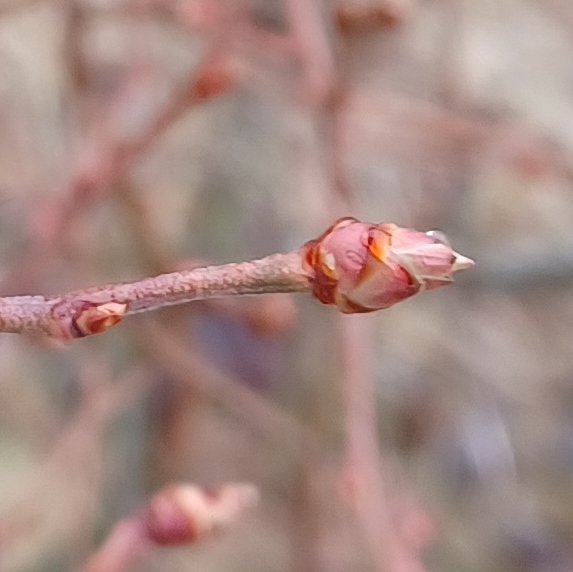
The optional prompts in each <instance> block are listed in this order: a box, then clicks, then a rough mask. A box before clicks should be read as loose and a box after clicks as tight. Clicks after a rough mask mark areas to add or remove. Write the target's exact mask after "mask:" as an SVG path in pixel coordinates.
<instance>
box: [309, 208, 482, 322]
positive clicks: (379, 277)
mask: <svg viewBox="0 0 573 572" xmlns="http://www.w3.org/2000/svg"><path fill="white" fill-rule="evenodd" d="M303 248H304V252H303V253H304V256H305V263H306V265H308V266H309V267H310V268H311V269H312V270H313V271H314V278H313V293H314V296H315V297H316V298H318V299H319V300H320V301H321V302H323V303H325V304H335V305H336V306H337V307H338V309H339V310H340V311H341V312H344V313H346V314H352V313H357V312H360V313H364V312H372V311H375V310H381V309H384V308H389V307H390V306H393V305H394V304H396V303H398V302H401V301H402V300H405V299H407V298H410V297H411V296H413V295H414V294H417V293H418V292H420V291H422V290H433V289H436V288H440V287H442V286H446V285H447V284H450V283H451V282H452V281H453V274H454V273H455V272H457V271H459V270H464V269H466V268H470V267H471V266H473V264H474V262H473V260H471V259H469V258H466V257H465V256H462V255H460V254H458V253H457V252H455V251H454V250H452V247H451V246H450V244H449V242H448V240H447V239H446V237H445V235H443V234H442V233H440V232H439V231H430V232H428V233H423V232H418V231H416V230H412V229H408V228H401V227H399V226H397V225H395V224H378V225H376V224H371V223H363V222H359V221H357V220H356V219H354V218H344V219H340V220H339V221H337V222H336V223H335V224H334V225H333V226H331V227H330V228H329V229H328V230H327V231H326V232H325V233H324V234H323V235H322V236H321V237H319V238H318V239H316V240H314V241H310V242H309V243H307V244H306V245H305V246H304V247H303Z"/></svg>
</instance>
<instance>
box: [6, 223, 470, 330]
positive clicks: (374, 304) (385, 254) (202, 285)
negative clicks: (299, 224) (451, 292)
mask: <svg viewBox="0 0 573 572" xmlns="http://www.w3.org/2000/svg"><path fill="white" fill-rule="evenodd" d="M471 266H473V261H472V260H470V259H469V258H466V257H464V256H461V255H459V254H457V253H456V252H454V251H453V250H452V248H451V246H450V245H449V243H448V242H447V240H446V239H445V237H443V235H441V233H439V234H436V233H421V232H417V231H415V230H411V229H404V228H400V227H398V226H396V225H393V224H379V225H375V224H370V223H362V222H359V221H357V220H356V219H353V218H344V219H340V220H339V221H337V222H336V223H335V224H334V225H333V226H331V227H330V228H329V229H328V230H327V231H326V232H325V233H324V234H323V235H321V236H320V237H319V238H317V239H316V240H313V241H310V242H308V243H307V244H305V245H304V246H303V247H302V248H301V249H300V250H298V251H295V252H291V253H287V254H273V255H271V256H267V257H266V258H262V259H260V260H254V261H251V262H242V263H238V264H235V263H233V264H224V265H221V266H208V267H205V268H196V269H193V270H186V271H181V272H172V273H170V274H161V275H159V276H156V277H154V278H146V279H144V280H140V281H138V282H129V283H117V284H108V285H106V286H101V287H94V288H87V289H84V290H76V291H74V292H70V293H68V294H65V295H63V296H55V297H44V296H12V297H6V298H0V332H12V333H32V334H47V335H49V336H53V337H56V338H59V339H63V340H70V339H73V338H81V337H84V336H88V335H92V334H98V333H101V332H104V331H105V330H107V329H109V328H110V327H112V326H114V325H116V324H117V323H118V322H120V321H121V319H122V318H123V317H124V316H127V315H130V314H135V313H138V312H145V311H149V310H155V309H157V308H162V307H164V306H171V305H174V304H182V303H185V302H191V301H194V300H202V299H205V298H213V297H220V296H235V295H243V294H266V293H277V292H312V294H313V295H314V296H315V297H316V298H318V300H320V301H321V302H323V303H325V304H334V305H336V306H337V307H338V309H339V310H340V311H341V312H344V313H347V314H351V313H357V312H359V313H365V312H371V311H374V310H378V309H383V308H388V307H390V306H393V305H394V304H396V303H397V302H400V301H402V300H405V299H406V298H409V297H411V296H413V295H414V294H417V293H418V292H420V291H422V290H430V289H435V288H439V287H441V286H445V285H447V284H449V283H451V282H452V280H453V274H454V272H456V271H458V270H463V269H465V268H469V267H471Z"/></svg>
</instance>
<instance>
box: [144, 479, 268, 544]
mask: <svg viewBox="0 0 573 572" xmlns="http://www.w3.org/2000/svg"><path fill="white" fill-rule="evenodd" d="M258 498H259V494H258V490H257V489H256V488H255V487H254V486H252V485H250V484H240V483H231V484H228V485H225V486H223V487H221V488H219V489H216V490H215V491H213V492H206V491H204V490H202V489H200V488H199V487H196V486H192V485H185V484H179V485H172V486H170V487H168V488H166V489H163V490H162V491H160V492H159V493H157V494H156V495H155V496H154V497H153V498H152V499H151V501H150V502H149V504H148V506H147V508H146V509H144V513H143V521H144V525H145V529H146V533H147V535H148V537H149V539H150V540H151V541H153V542H154V543H155V544H158V545H160V546H169V545H176V544H187V543H193V542H199V541H201V540H203V539H205V538H208V537H209V536H211V535H212V534H214V533H216V532H217V531H218V530H219V529H220V528H222V527H224V526H226V525H228V524H230V523H231V522H233V521H235V520H236V519H237V518H238V516H239V515H240V514H241V513H242V512H243V511H244V510H245V509H248V508H251V507H253V506H255V505H256V504H257V502H258Z"/></svg>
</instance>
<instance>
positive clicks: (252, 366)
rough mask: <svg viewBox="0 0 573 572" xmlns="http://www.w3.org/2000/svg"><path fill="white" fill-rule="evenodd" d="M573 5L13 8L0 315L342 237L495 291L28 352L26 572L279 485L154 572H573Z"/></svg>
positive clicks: (164, 2)
mask: <svg viewBox="0 0 573 572" xmlns="http://www.w3.org/2000/svg"><path fill="white" fill-rule="evenodd" d="M572 32H573V4H571V3H570V2H568V1H567V0H323V1H319V0H180V1H177V0H3V2H2V3H1V4H0V134H1V135H0V294H1V295H13V294H27V293H44V294H55V293H61V292H65V291H67V290H69V289H73V288H79V287H84V286H90V285H95V284H102V283H106V282H110V281H116V280H133V279H137V278H140V277H144V276H148V275H151V274H154V273H158V272H162V271H167V270H173V269H176V268H183V267H186V266H190V265H197V264H204V263H205V262H206V261H209V262H213V263H218V262H227V261H233V260H244V259H249V258H255V257H259V256H263V255H266V254H269V253H272V252H275V251H285V250H290V249H293V248H297V247H298V246H300V245H301V244H303V243H304V242H305V241H306V240H308V239H310V238H313V237H315V236H318V235H319V234H320V233H321V232H322V231H323V230H324V229H325V228H326V227H327V226H329V224H330V223H331V222H332V221H333V220H334V219H335V218H336V217H338V216H340V215H347V214H350V215H354V216H357V217H359V218H361V219H364V220H369V221H391V222H395V223H397V224H400V225H402V226H413V227H415V228H418V229H420V230H427V229H431V228H440V229H442V230H443V231H445V232H446V233H447V234H448V235H449V236H450V237H451V239H452V241H453V243H454V246H455V247H456V249H457V250H459V251H460V252H462V253H463V254H466V255H468V256H471V257H472V258H475V259H476V260H477V266H476V268H475V269H474V270H472V271H471V272H467V273H464V276H461V277H460V280H459V281H457V283H456V285H455V286H452V287H450V288H446V289H443V290H440V291H439V292H432V293H428V294H425V295H422V296H419V297H417V298H416V299H413V300H410V301H407V302H405V303H404V304H402V305H399V306H397V307H395V308H392V309H390V310H387V311H384V312H380V313H378V314H373V315H369V316H362V317H358V318H354V317H344V316H339V315H338V314H337V313H336V311H335V310H334V309H332V308H329V307H325V306H322V305H320V304H319V303H318V302H316V301H314V300H312V299H310V297H307V296H303V295H300V296H290V297H289V296H281V295H277V296H270V297H253V298H249V299H242V300H234V299H233V300H225V301H212V302H209V303H196V304H191V305H189V306H186V307H185V306H184V307H177V308H171V309H168V310H163V311H160V312H157V313H155V314H154V315H149V316H142V317H135V318H133V319H131V318H130V319H129V320H126V322H125V323H124V324H122V325H120V326H119V327H117V328H114V329H113V330H112V331H110V332H108V333H106V334H105V335H104V336H100V337H94V338H93V339H85V340H80V341H77V342H74V343H73V344H71V345H69V346H68V347H63V346H60V345H58V344H56V343H52V342H48V341H46V340H38V339H29V338H26V337H23V336H11V335H7V334H4V335H2V336H1V337H0V569H2V570H7V571H43V572H50V571H67V570H77V569H79V567H80V566H81V565H82V563H83V562H85V561H86V560H87V559H88V557H89V555H90V554H91V553H92V552H93V551H94V550H95V549H96V548H97V547H98V546H99V545H101V543H102V542H103V541H104V539H105V538H106V536H107V535H108V534H109V532H110V530H111V528H112V527H113V524H114V523H115V522H117V521H118V520H119V519H121V518H123V517H124V516H126V515H129V514H132V513H134V512H135V511H137V510H138V509H139V507H141V506H142V505H144V504H145V502H146V500H147V499H149V497H150V495H152V494H153V493H154V492H155V491H156V490H158V489H159V488H160V487H162V486H164V485H166V484H169V483H173V482H180V481H184V482H193V483H197V484H200V485H203V486H206V487H213V486H216V485H218V484H220V483H222V482H226V481H248V482H252V483H254V484H256V485H257V486H258V487H259V488H260V490H261V495H262V501H261V504H260V506H259V507H258V508H257V509H256V510H255V511H253V512H251V513H249V514H247V515H245V516H244V518H242V519H241V520H240V522H238V523H236V524H235V525H234V526H233V527H231V528H230V529H229V530H228V531H226V532H225V533H224V534H222V535H221V536H219V537H218V538H215V539H212V540H211V541H209V542H206V543H204V544H201V545H197V546H189V547H186V546H183V547H179V548H170V549H167V548H164V549H157V550H154V551H152V552H151V553H150V554H148V555H147V556H146V558H145V559H144V560H143V561H142V563H141V564H140V565H138V566H137V567H136V568H135V569H137V570H142V571H152V570H157V571H160V570H161V571H162V570H170V571H172V570H196V571H198V570H203V571H223V570H224V571H226V572H239V571H249V572H258V571H260V572H283V571H284V572H286V571H294V570H297V571H317V572H319V571H329V572H343V571H344V572H346V571H353V572H354V571H360V572H362V571H365V572H368V571H385V572H418V571H420V570H427V571H429V572H430V571H436V572H438V571H440V572H450V571H451V572H482V571H483V572H486V571H487V572H495V571H502V570H503V571H509V572H512V571H516V572H517V571H519V572H529V571H531V572H547V571H551V572H561V571H565V570H571V569H573V550H572V549H573V545H572V543H573V345H572V339H573V295H572V292H571V279H572V278H573V162H572V161H571V158H570V155H571V152H572V151H573V65H572V63H571V62H572V61H573V34H572Z"/></svg>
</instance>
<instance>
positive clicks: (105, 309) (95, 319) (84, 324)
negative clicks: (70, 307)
mask: <svg viewBox="0 0 573 572" xmlns="http://www.w3.org/2000/svg"><path fill="white" fill-rule="evenodd" d="M126 310H127V304H120V303H119V302H106V303H105V304H99V305H90V306H88V307H85V308H83V309H80V310H79V311H78V312H77V313H76V315H75V316H74V318H73V319H72V324H73V326H75V329H76V330H77V332H78V333H79V335H77V336H74V337H78V338H81V337H84V336H91V335H93V334H101V333H102V332H105V331H106V330H109V329H110V328H112V327H113V326H115V325H116V324H118V323H119V322H121V319H122V318H123V316H124V314H125V312H126Z"/></svg>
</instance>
